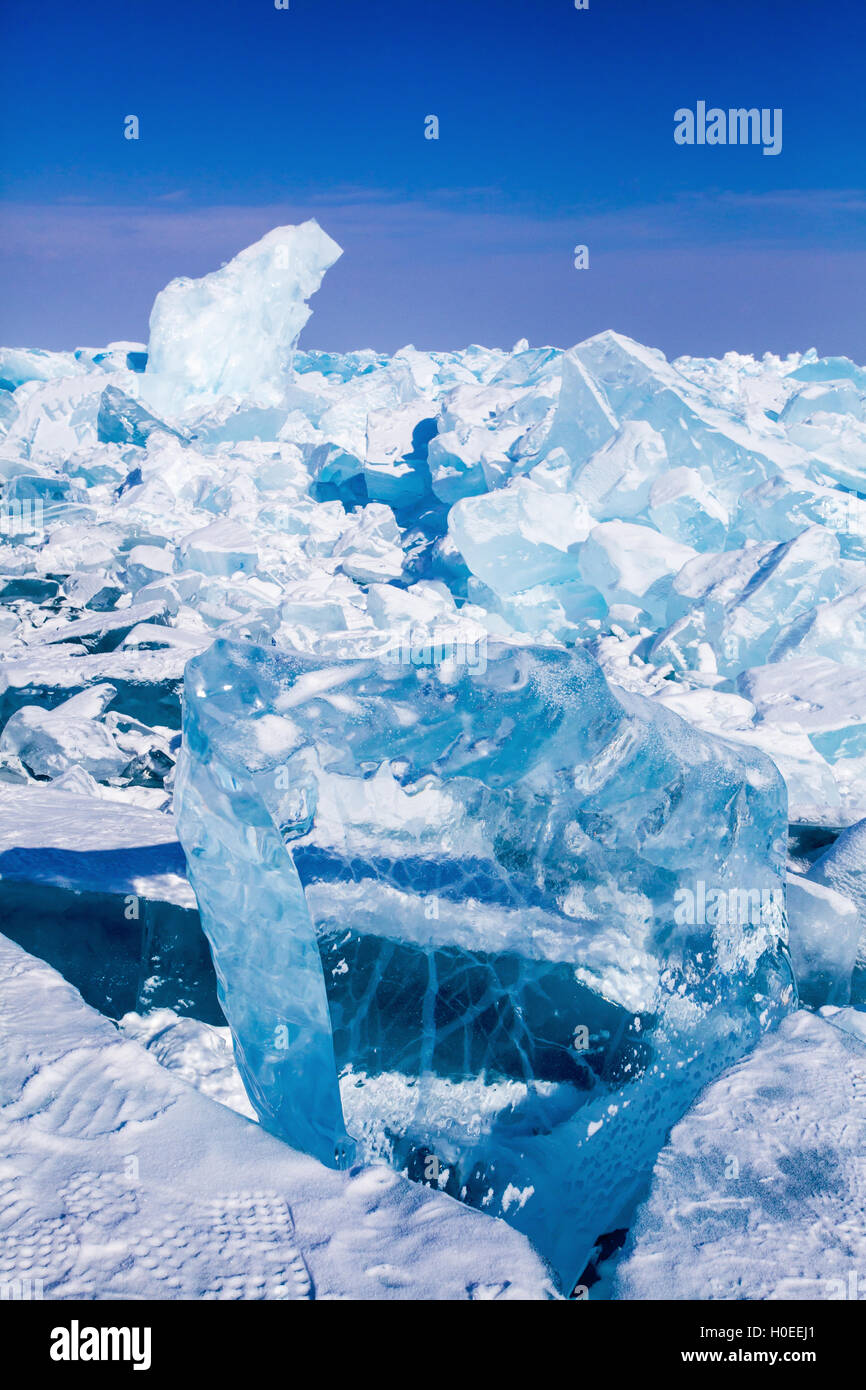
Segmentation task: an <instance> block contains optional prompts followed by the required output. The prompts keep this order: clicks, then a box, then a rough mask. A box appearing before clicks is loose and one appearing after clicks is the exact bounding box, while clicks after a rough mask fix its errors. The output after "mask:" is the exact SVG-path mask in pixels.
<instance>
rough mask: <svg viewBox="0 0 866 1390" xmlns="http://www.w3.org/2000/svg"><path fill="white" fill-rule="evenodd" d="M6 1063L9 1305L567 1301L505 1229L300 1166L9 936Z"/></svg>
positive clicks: (1, 1049)
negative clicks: (44, 1301) (32, 1300)
mask: <svg viewBox="0 0 866 1390" xmlns="http://www.w3.org/2000/svg"><path fill="white" fill-rule="evenodd" d="M131 1031H132V1030H131V1029H130V1030H129V1032H131ZM0 1057H2V1065H0V1150H2V1154H3V1168H2V1176H0V1284H2V1285H3V1287H4V1289H6V1290H8V1292H7V1293H6V1295H5V1296H7V1297H10V1298H15V1297H16V1296H18V1297H26V1296H29V1297H39V1296H43V1297H45V1298H86V1299H117V1298H175V1299H176V1298H187V1299H197V1298H207V1299H237V1298H245V1299H249V1298H269V1299H309V1298H313V1297H316V1298H364V1299H370V1298H390V1299H393V1298H403V1299H407V1298H408V1299H426V1298H444V1299H472V1298H481V1299H493V1298H505V1299H514V1298H547V1297H550V1296H552V1295H553V1289H552V1286H551V1284H550V1279H549V1276H548V1274H547V1272H546V1270H545V1268H544V1266H543V1264H542V1263H541V1261H540V1260H539V1259H538V1257H537V1256H536V1255H535V1254H534V1253H533V1252H532V1250H531V1249H530V1247H529V1245H528V1243H527V1242H526V1240H525V1239H524V1238H523V1237H522V1236H521V1235H519V1234H518V1232H516V1231H514V1230H512V1229H511V1228H510V1227H509V1226H507V1225H505V1223H504V1222H501V1221H491V1220H489V1219H487V1218H485V1217H484V1216H482V1215H480V1214H478V1213H475V1212H473V1211H471V1210H470V1209H469V1208H467V1207H465V1206H462V1205H460V1204H459V1203H457V1202H455V1201H453V1200H452V1199H451V1198H450V1197H447V1196H445V1195H444V1194H440V1193H432V1192H429V1191H427V1190H426V1189H425V1188H424V1187H422V1186H420V1185H418V1184H414V1183H411V1182H408V1181H407V1180H406V1179H405V1178H402V1177H400V1176H399V1175H398V1174H396V1173H394V1172H392V1171H391V1170H390V1169H388V1168H386V1167H384V1166H381V1165H380V1166H376V1167H367V1168H363V1169H355V1170H353V1171H352V1172H351V1173H336V1172H334V1171H333V1170H330V1169H327V1168H325V1167H323V1166H322V1165H321V1164H319V1163H317V1162H316V1161H315V1159H312V1158H307V1157H305V1156H303V1155H301V1154H298V1153H295V1152H293V1151H292V1150H291V1149H289V1148H288V1147H287V1146H286V1145H285V1144H281V1143H279V1141H278V1140H276V1139H272V1138H271V1136H270V1135H268V1134H266V1133H265V1132H264V1130H262V1129H261V1127H260V1126H258V1125H254V1124H251V1123H250V1122H249V1121H248V1120H246V1119H243V1118H242V1117H241V1116H240V1115H237V1114H235V1113H233V1111H232V1110H230V1109H228V1108H226V1107H225V1106H224V1105H221V1104H216V1103H215V1102H214V1101H212V1100H209V1099H207V1098H206V1097H205V1096H204V1095H202V1094H200V1093H199V1092H198V1091H196V1090H194V1089H193V1088H192V1087H191V1086H189V1085H188V1083H187V1082H186V1081H185V1080H183V1079H182V1076H181V1075H180V1074H179V1073H178V1069H177V1068H172V1069H168V1068H166V1067H163V1066H161V1065H160V1064H159V1062H158V1061H157V1060H155V1058H154V1057H153V1056H152V1055H150V1054H149V1052H148V1051H146V1050H145V1049H144V1048H143V1047H142V1046H141V1045H140V1043H139V1042H137V1041H134V1040H132V1038H131V1037H130V1036H129V1035H128V1034H127V1036H124V1034H122V1033H120V1032H118V1030H117V1029H116V1028H115V1026H114V1025H113V1024H112V1023H110V1022H109V1021H108V1020H107V1019H105V1018H103V1017H102V1016H101V1015H99V1014H97V1013H95V1012H94V1011H93V1010H92V1009H89V1008H87V1006H86V1005H85V1004H84V1003H83V1002H82V1000H81V998H80V996H79V995H78V994H77V993H76V991H75V990H74V989H72V988H71V986H70V985H68V984H67V983H66V982H65V981H64V980H62V979H61V977H60V976H59V975H58V974H57V973H56V972H55V971H53V970H52V969H50V967H49V966H47V965H45V964H43V963H42V962H41V961H37V960H35V959H34V958H33V957H32V956H29V955H27V954H26V953H25V952H24V951H22V950H21V949H20V948H19V947H18V946H15V945H13V944H12V943H11V942H9V941H6V940H4V939H3V938H2V937H0Z"/></svg>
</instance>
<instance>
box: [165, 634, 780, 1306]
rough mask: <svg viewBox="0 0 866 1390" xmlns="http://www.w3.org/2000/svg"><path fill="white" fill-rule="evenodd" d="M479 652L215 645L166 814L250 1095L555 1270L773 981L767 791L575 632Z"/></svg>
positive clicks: (774, 1004) (773, 796) (772, 1003)
mask: <svg viewBox="0 0 866 1390" xmlns="http://www.w3.org/2000/svg"><path fill="white" fill-rule="evenodd" d="M374 636H375V634H374ZM341 640H342V643H343V647H344V649H348V650H351V649H352V644H353V643H355V645H356V649H357V641H358V640H359V639H353V638H351V636H343V638H342V639H341ZM364 640H365V641H368V640H369V639H364ZM347 644H349V646H348V648H347ZM331 645H332V646H333V643H332V644H331ZM380 649H381V647H380ZM367 650H373V651H375V643H374V644H373V647H372V648H370V647H369V646H368V648H367ZM361 652H363V648H362V649H361ZM483 655H484V660H483V661H482V662H477V663H475V664H474V665H473V666H471V667H470V666H469V665H468V664H465V665H461V661H460V654H459V653H457V652H450V653H449V654H448V655H447V657H446V658H444V659H443V660H442V664H433V665H431V664H429V662H430V661H433V662H436V661H437V660H438V658H436V657H433V656H432V655H431V657H430V658H429V659H428V662H427V664H421V665H419V666H418V667H415V666H413V665H405V664H402V663H400V662H395V661H394V660H393V659H392V660H381V661H376V660H373V659H363V660H362V659H340V658H339V657H338V656H336V655H335V656H334V658H333V659H330V660H327V659H323V658H321V657H315V656H300V655H299V654H297V653H285V654H281V653H279V652H278V651H276V650H274V649H273V648H271V649H270V650H266V649H263V648H255V647H249V646H244V645H231V644H227V643H225V642H218V643H217V644H216V645H215V646H214V647H213V648H211V650H210V651H209V652H207V653H205V654H204V655H203V656H202V657H198V658H196V659H194V660H193V661H192V662H190V664H189V666H188V667H187V677H186V695H185V702H184V711H185V712H184V718H185V732H184V749H183V753H182V757H181V762H180V764H179V769H178V776H177V784H176V815H177V822H178V828H179V834H180V838H181V841H182V843H183V845H184V848H185V851H186V854H187V859H188V864H189V872H190V877H191V881H192V883H193V885H194V887H195V889H196V893H197V896H198V899H199V904H200V907H201V912H202V920H203V924H204V926H205V929H206V931H207V933H208V935H209V937H210V940H211V943H212V946H213V950H214V957H215V962H216V967H217V972H218V977H219V980H220V989H221V999H222V1001H223V1005H224V1008H225V1011H226V1017H227V1019H228V1021H229V1023H230V1025H231V1027H232V1030H233V1034H234V1040H235V1048H236V1052H237V1056H238V1061H239V1065H240V1068H241V1072H242V1075H243V1077H244V1080H245V1083H246V1085H247V1088H248V1091H249V1094H250V1097H251V1099H252V1102H253V1104H254V1105H255V1107H256V1109H257V1111H258V1113H259V1115H260V1116H261V1117H262V1120H263V1123H264V1124H265V1125H266V1126H267V1127H268V1128H271V1129H273V1130H274V1131H276V1132H277V1133H280V1134H282V1135H283V1136H284V1137H285V1138H286V1139H287V1140H289V1141H290V1142H292V1143H294V1144H297V1145H301V1146H303V1147H305V1148H307V1149H309V1150H311V1151H312V1152H314V1153H316V1154H318V1155H319V1156H321V1157H323V1158H325V1159H326V1161H330V1162H333V1161H334V1155H335V1152H337V1153H345V1152H346V1151H347V1139H346V1134H345V1126H346V1125H347V1126H348V1131H349V1133H350V1134H351V1136H352V1138H353V1139H354V1140H355V1141H356V1142H357V1144H358V1146H359V1152H360V1153H362V1154H367V1155H370V1154H376V1155H377V1156H379V1157H385V1158H387V1159H388V1160H389V1161H391V1162H393V1163H394V1164H395V1165H396V1166H398V1167H401V1168H404V1167H405V1168H408V1171H409V1172H410V1173H413V1174H414V1173H417V1174H418V1176H423V1175H424V1174H425V1172H426V1173H427V1176H428V1180H429V1177H430V1174H431V1173H433V1172H434V1169H435V1174H434V1177H435V1180H436V1181H437V1183H438V1184H439V1185H440V1186H441V1187H443V1188H444V1189H445V1190H447V1191H449V1192H451V1193H453V1195H455V1196H458V1197H462V1198H463V1199H464V1200H466V1201H469V1202H471V1203H476V1204H479V1205H481V1206H482V1207H483V1208H484V1210H485V1211H488V1212H489V1213H490V1214H494V1215H497V1214H499V1215H503V1216H504V1217H505V1218H506V1219H507V1220H509V1221H512V1222H513V1223H514V1224H515V1225H517V1226H518V1227H519V1228H520V1229H522V1230H524V1231H526V1232H527V1233H528V1234H530V1235H531V1236H532V1238H533V1240H534V1241H535V1242H536V1244H537V1246H538V1248H539V1249H541V1250H542V1251H543V1252H544V1253H546V1254H547V1255H548V1256H549V1257H550V1258H551V1259H552V1261H553V1262H554V1264H555V1265H556V1267H557V1268H558V1269H559V1271H560V1273H561V1275H562V1277H563V1280H564V1283H567V1282H568V1280H569V1279H575V1278H577V1276H578V1275H579V1274H580V1272H581V1270H582V1267H583V1265H582V1262H583V1261H584V1260H585V1258H586V1254H587V1251H588V1250H589V1249H591V1247H592V1244H593V1242H594V1240H595V1238H596V1237H597V1235H598V1234H599V1233H600V1232H601V1231H605V1230H609V1229H611V1226H612V1225H613V1224H616V1221H617V1219H618V1218H619V1216H620V1214H621V1212H622V1209H623V1208H624V1207H627V1206H628V1203H629V1201H630V1200H632V1199H633V1197H634V1194H635V1193H636V1191H637V1189H638V1186H639V1184H640V1182H641V1181H642V1180H643V1179H642V1174H643V1173H644V1172H645V1171H646V1166H647V1164H648V1163H649V1162H651V1161H652V1156H653V1154H654V1152H655V1148H656V1147H657V1145H658V1143H659V1142H660V1139H661V1136H662V1134H663V1133H664V1131H665V1129H666V1128H667V1126H668V1125H669V1124H670V1123H671V1121H672V1120H673V1119H674V1118H675V1117H676V1116H677V1115H678V1114H680V1113H682V1110H683V1109H684V1107H685V1105H686V1104H687V1103H688V1100H689V1099H690V1097H691V1096H692V1095H693V1094H694V1093H695V1092H696V1090H697V1089H698V1088H699V1087H700V1086H701V1085H702V1084H704V1082H705V1080H706V1079H707V1078H708V1077H709V1076H711V1075H712V1074H713V1073H714V1072H715V1071H717V1070H718V1068H719V1067H721V1066H722V1065H724V1060H725V1059H726V1058H728V1059H729V1058H731V1057H733V1056H736V1055H739V1053H740V1051H741V1050H742V1049H743V1048H744V1047H746V1046H748V1044H749V1041H750V1040H754V1039H755V1038H756V1037H757V1036H758V1035H759V1033H760V1031H761V1030H762V1028H764V1027H766V1026H768V1025H769V1024H770V1022H771V1021H772V1020H773V1019H774V1018H776V1017H778V1016H779V1013H780V1011H781V1012H784V1009H785V1007H786V1003H785V1001H786V1000H790V998H791V990H790V975H789V970H788V965H787V962H786V958H785V957H784V954H783V952H782V949H781V946H780V940H781V935H782V934H783V933H784V911H783V903H782V877H781V875H782V862H783V854H782V844H781V838H780V837H781V836H782V835H783V833H784V830H785V802H784V790H783V786H782V783H781V779H780V778H779V777H778V774H777V773H776V771H775V769H774V768H773V767H772V765H771V764H770V763H769V761H768V760H766V759H764V758H763V757H762V756H761V755H760V754H755V753H753V752H751V751H746V750H737V749H735V748H734V747H733V746H732V745H730V744H726V743H723V742H717V741H715V740H713V739H711V738H709V737H708V736H706V735H704V734H701V733H698V732H696V731H695V730H692V729H690V728H689V727H688V725H686V724H684V723H683V722H682V721H680V720H679V719H677V717H676V716H674V715H672V714H670V713H669V712H668V711H664V710H662V709H660V708H657V707H655V706H653V705H651V704H649V703H648V702H646V701H644V700H642V699H641V698H640V697H637V696H633V695H629V694H626V693H625V692H622V693H621V694H620V695H618V696H617V697H615V696H614V695H613V693H612V691H611V690H610V689H609V688H608V686H607V685H606V683H605V681H604V678H603V676H602V675H601V672H600V670H599V669H598V667H597V666H596V665H595V663H594V662H593V661H592V660H591V658H590V657H589V656H588V655H587V654H586V653H585V652H584V651H583V650H582V649H577V650H575V651H574V652H572V653H567V652H565V651H562V650H553V649H547V650H545V649H543V648H536V649H530V648H527V649H522V650H521V649H516V648H510V647H508V646H504V645H499V644H494V643H490V644H488V647H487V649H486V651H485V652H484V653H483ZM707 885H710V888H709V890H708V889H707ZM708 902H709V904H710V905H711V906H709V907H708V905H707V904H708ZM720 902H721V903H722V904H723V906H724V908H725V910H724V911H722V910H721V909H720V907H719V903H720ZM712 904H715V907H713V906H712ZM755 904H757V909H756V910H754V911H753V909H754V908H755ZM744 912H745V915H743V914H744ZM686 1063H687V1064H686ZM338 1075H339V1077H340V1082H341V1087H340V1088H338V1084H337V1078H338ZM344 1116H345V1120H344ZM428 1160H429V1161H430V1162H428ZM430 1163H432V1167H431V1166H430ZM425 1165H426V1166H425ZM515 1192H517V1193H519V1194H520V1200H519V1201H517V1200H515V1197H514V1194H515Z"/></svg>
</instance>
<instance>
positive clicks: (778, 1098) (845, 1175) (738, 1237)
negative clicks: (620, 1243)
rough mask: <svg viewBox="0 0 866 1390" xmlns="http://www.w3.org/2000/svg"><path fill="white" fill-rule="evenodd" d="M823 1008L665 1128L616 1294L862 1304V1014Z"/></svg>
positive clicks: (767, 1041)
mask: <svg viewBox="0 0 866 1390" xmlns="http://www.w3.org/2000/svg"><path fill="white" fill-rule="evenodd" d="M824 1013H825V1015H826V1017H819V1016H817V1015H815V1014H810V1013H807V1012H806V1011H804V1010H801V1011H800V1012H798V1013H797V1014H795V1015H794V1016H793V1017H791V1018H788V1019H786V1020H785V1022H784V1023H783V1024H782V1025H781V1027H780V1028H779V1030H778V1032H777V1033H774V1034H772V1035H771V1036H769V1037H766V1038H764V1039H763V1041H762V1042H761V1043H760V1044H759V1045H758V1047H757V1048H756V1049H755V1051H754V1052H753V1053H752V1054H751V1056H749V1057H747V1058H746V1059H745V1060H744V1061H742V1062H740V1063H739V1064H738V1065H737V1066H735V1067H733V1068H732V1069H731V1070H730V1071H728V1072H726V1074H725V1075H724V1076H722V1077H721V1078H720V1079H719V1080H718V1081H716V1082H714V1083H713V1085H711V1086H710V1087H709V1088H708V1089H707V1090H706V1091H705V1092H704V1094H703V1096H702V1097H701V1099H700V1101H699V1102H698V1103H697V1105H695V1106H694V1108H693V1109H692V1110H691V1111H690V1112H689V1113H688V1114H687V1115H686V1117H685V1118H684V1119H683V1120H681V1121H680V1123H679V1124H678V1125H677V1126H676V1127H675V1128H674V1131H673V1133H672V1134H671V1138H670V1142H669V1143H668V1144H667V1146H666V1147H665V1148H664V1149H663V1150H662V1152H661V1153H660V1154H659V1158H658V1162H657V1164H656V1167H655V1172H654V1173H653V1180H652V1188H651V1192H650V1195H649V1198H648V1199H647V1201H646V1203H645V1204H644V1206H643V1208H642V1209H641V1211H640V1213H639V1216H638V1219H637V1221H636V1223H635V1226H634V1229H633V1232H632V1235H631V1238H630V1241H629V1245H628V1247H627V1249H626V1250H625V1252H624V1254H623V1259H622V1262H621V1264H620V1265H619V1268H618V1272H617V1279H616V1283H615V1287H614V1295H615V1296H616V1297H620V1298H639V1299H647V1298H649V1299H665V1298H677V1299H706V1298H713V1299H743V1298H746V1299H848V1298H855V1299H864V1298H866V1014H863V1013H860V1012H857V1011H855V1010H853V1009H838V1010H835V1009H831V1008H828V1009H825V1010H824Z"/></svg>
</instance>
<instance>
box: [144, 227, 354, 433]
mask: <svg viewBox="0 0 866 1390" xmlns="http://www.w3.org/2000/svg"><path fill="white" fill-rule="evenodd" d="M341 255H342V251H341V249H340V247H339V246H338V245H337V243H336V242H335V241H333V240H332V239H331V237H329V236H328V235H327V233H326V232H323V231H322V228H321V227H320V226H319V224H318V222H315V221H313V220H310V221H309V222H302V223H301V225H300V226H298V227H275V228H274V229H273V231H271V232H268V234H267V236H263V237H262V239H261V241H257V242H255V244H254V245H252V246H247V247H246V248H245V250H243V251H240V252H239V253H238V255H237V256H235V257H234V259H233V260H231V261H229V262H228V263H227V264H226V265H224V266H221V267H220V269H219V270H214V271H211V273H210V274H209V275H204V276H203V277H202V278H201V279H200V280H191V279H189V278H188V277H187V276H180V277H179V278H178V279H176V280H172V281H171V283H170V284H168V285H166V287H165V289H164V290H162V291H161V293H160V294H158V295H157V297H156V299H155V301H154V305H153V309H152V310H151V315H150V341H149V343H148V358H147V370H146V373H145V376H144V379H143V383H142V393H143V394H148V395H149V396H150V397H151V398H154V399H160V398H162V399H165V400H166V403H168V402H169V401H170V402H171V403H172V404H173V405H174V407H175V409H178V410H179V409H183V407H184V404H190V405H191V404H193V403H194V402H195V399H196V398H201V397H206V398H207V397H211V398H213V397H217V396H246V397H254V398H255V399H256V400H258V401H260V402H262V403H267V404H270V405H276V404H278V403H279V402H280V400H281V399H282V396H283V393H284V391H285V387H286V385H287V378H288V373H289V369H290V366H291V356H292V352H293V350H294V347H295V344H296V342H297V340H298V335H299V333H300V331H301V329H302V328H303V326H304V324H305V323H306V322H307V319H308V318H309V317H310V314H311V312H312V311H311V310H310V309H309V308H308V306H307V302H306V301H307V300H308V299H309V298H310V296H311V295H312V294H315V292H316V290H317V289H318V288H319V286H320V285H321V283H322V277H323V276H324V274H325V271H326V270H329V269H330V267H331V266H332V265H333V264H334V262H335V261H336V260H338V259H339V257H340V256H341Z"/></svg>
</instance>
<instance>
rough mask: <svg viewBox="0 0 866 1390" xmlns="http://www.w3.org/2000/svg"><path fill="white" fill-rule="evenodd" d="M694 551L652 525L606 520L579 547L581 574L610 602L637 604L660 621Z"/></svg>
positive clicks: (594, 528)
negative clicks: (680, 574) (678, 576)
mask: <svg viewBox="0 0 866 1390" xmlns="http://www.w3.org/2000/svg"><path fill="white" fill-rule="evenodd" d="M694 554H695V552H694V550H693V549H692V547H691V546H686V545H681V544H680V542H679V541H675V540H671V539H670V537H669V536H662V535H660V534H659V532H658V531H655V530H653V528H652V527H650V526H635V525H633V524H632V523H631V522H628V521H603V522H602V523H601V525H600V526H595V527H593V529H592V531H590V533H589V538H588V539H587V541H586V542H585V544H584V545H583V546H581V549H580V573H581V574H582V576H583V578H584V580H585V581H586V583H587V584H590V585H592V586H593V587H594V588H596V589H598V591H599V593H601V594H603V595H604V597H605V599H606V600H607V603H608V604H614V603H626V604H634V605H636V606H637V607H638V608H641V609H643V610H644V611H645V612H646V613H648V614H649V615H650V616H651V618H654V619H655V621H656V622H657V621H658V619H659V615H660V614H662V613H664V612H665V610H666V607H667V599H668V594H669V592H670V588H671V584H672V582H673V578H674V575H676V574H677V573H678V572H679V570H681V569H682V567H683V566H684V565H685V564H687V562H688V561H689V560H691V559H692V558H693V556H694Z"/></svg>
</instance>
